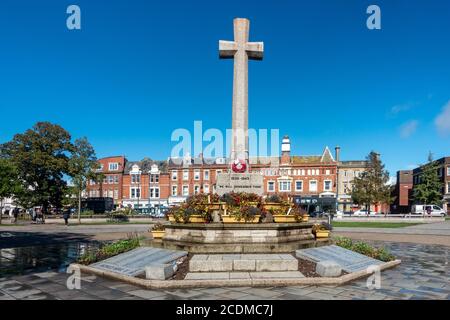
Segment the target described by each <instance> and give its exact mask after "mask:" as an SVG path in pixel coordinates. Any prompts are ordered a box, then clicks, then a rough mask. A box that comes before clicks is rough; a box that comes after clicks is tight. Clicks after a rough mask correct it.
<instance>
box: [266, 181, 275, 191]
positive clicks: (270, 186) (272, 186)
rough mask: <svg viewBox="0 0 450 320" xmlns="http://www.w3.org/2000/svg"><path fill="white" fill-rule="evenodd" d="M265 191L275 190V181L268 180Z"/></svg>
mask: <svg viewBox="0 0 450 320" xmlns="http://www.w3.org/2000/svg"><path fill="white" fill-rule="evenodd" d="M267 191H268V192H275V181H268V182H267Z"/></svg>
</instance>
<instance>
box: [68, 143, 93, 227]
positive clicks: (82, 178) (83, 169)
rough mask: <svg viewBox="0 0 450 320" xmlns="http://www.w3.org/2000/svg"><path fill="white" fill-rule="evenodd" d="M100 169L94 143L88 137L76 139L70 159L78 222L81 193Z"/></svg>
mask: <svg viewBox="0 0 450 320" xmlns="http://www.w3.org/2000/svg"><path fill="white" fill-rule="evenodd" d="M96 169H98V163H97V158H96V156H95V151H94V148H93V147H92V145H91V144H90V143H89V141H88V140H87V139H86V138H81V139H77V140H75V143H74V145H73V151H72V156H71V158H70V160H69V172H70V176H71V177H72V181H73V184H74V190H75V191H76V194H77V199H78V222H79V223H80V222H81V220H80V219H81V195H82V192H83V190H85V189H86V186H87V181H88V180H89V179H94V178H95V170H96Z"/></svg>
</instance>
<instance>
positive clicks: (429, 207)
mask: <svg viewBox="0 0 450 320" xmlns="http://www.w3.org/2000/svg"><path fill="white" fill-rule="evenodd" d="M427 214H428V216H429V217H431V206H427Z"/></svg>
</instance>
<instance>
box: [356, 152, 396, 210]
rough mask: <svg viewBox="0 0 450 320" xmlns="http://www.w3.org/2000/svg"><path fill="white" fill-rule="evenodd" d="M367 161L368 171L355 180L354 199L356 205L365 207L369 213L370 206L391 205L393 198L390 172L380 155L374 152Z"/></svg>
mask: <svg viewBox="0 0 450 320" xmlns="http://www.w3.org/2000/svg"><path fill="white" fill-rule="evenodd" d="M366 159H367V169H366V170H365V171H364V172H362V174H361V175H360V176H359V177H356V178H355V179H354V180H353V189H352V198H353V201H354V202H355V203H356V204H359V205H364V206H365V207H366V209H367V212H369V211H370V205H372V204H379V203H386V204H390V203H391V202H392V197H391V188H390V186H389V185H388V181H389V172H388V171H387V170H385V169H384V164H383V163H382V162H381V160H380V157H379V154H377V153H375V152H373V151H372V152H370V153H369V155H368V156H367V158H366Z"/></svg>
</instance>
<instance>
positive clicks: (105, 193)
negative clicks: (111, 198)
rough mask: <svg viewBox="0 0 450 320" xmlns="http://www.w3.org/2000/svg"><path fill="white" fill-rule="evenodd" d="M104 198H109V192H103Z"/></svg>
mask: <svg viewBox="0 0 450 320" xmlns="http://www.w3.org/2000/svg"><path fill="white" fill-rule="evenodd" d="M103 197H104V198H107V197H108V190H104V191H103Z"/></svg>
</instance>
